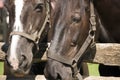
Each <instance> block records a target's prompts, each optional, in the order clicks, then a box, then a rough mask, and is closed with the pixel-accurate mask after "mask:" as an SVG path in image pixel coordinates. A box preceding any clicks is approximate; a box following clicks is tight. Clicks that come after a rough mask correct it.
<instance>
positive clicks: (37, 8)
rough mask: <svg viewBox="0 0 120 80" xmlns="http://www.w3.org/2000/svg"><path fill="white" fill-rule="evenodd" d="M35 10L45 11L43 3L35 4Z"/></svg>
mask: <svg viewBox="0 0 120 80" xmlns="http://www.w3.org/2000/svg"><path fill="white" fill-rule="evenodd" d="M35 11H36V12H42V11H43V4H37V5H36V6H35Z"/></svg>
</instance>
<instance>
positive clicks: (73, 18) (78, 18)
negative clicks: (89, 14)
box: [72, 13, 81, 23]
mask: <svg viewBox="0 0 120 80" xmlns="http://www.w3.org/2000/svg"><path fill="white" fill-rule="evenodd" d="M72 21H73V22H76V23H78V22H80V21H81V16H80V15H79V14H78V13H75V14H74V15H73V16H72Z"/></svg>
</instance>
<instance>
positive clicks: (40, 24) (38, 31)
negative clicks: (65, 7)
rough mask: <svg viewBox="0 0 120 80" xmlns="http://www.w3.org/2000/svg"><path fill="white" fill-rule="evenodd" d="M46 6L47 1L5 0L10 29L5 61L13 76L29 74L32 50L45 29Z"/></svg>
mask: <svg viewBox="0 0 120 80" xmlns="http://www.w3.org/2000/svg"><path fill="white" fill-rule="evenodd" d="M47 4H48V3H47V0H6V4H5V5H6V7H7V9H8V12H9V17H10V18H9V19H10V20H9V21H10V24H9V27H10V28H11V33H10V45H9V48H8V51H7V56H6V59H7V62H8V64H9V66H10V70H11V72H12V73H13V74H15V75H25V74H28V73H29V70H30V68H31V64H32V59H33V53H34V51H33V48H34V49H35V47H36V44H38V43H39V41H41V39H42V38H41V36H42V34H43V32H44V31H45V28H46V26H45V24H46V23H47V20H48V9H47V7H48V5H47ZM44 21H45V22H44ZM36 50H37V48H36Z"/></svg>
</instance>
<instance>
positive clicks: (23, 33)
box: [10, 31, 36, 42]
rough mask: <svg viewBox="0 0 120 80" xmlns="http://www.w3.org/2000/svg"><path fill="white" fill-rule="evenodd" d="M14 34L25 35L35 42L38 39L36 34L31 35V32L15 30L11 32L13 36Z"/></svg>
mask: <svg viewBox="0 0 120 80" xmlns="http://www.w3.org/2000/svg"><path fill="white" fill-rule="evenodd" d="M12 35H20V36H22V37H25V38H27V39H29V40H32V41H33V42H35V41H36V36H35V35H30V34H27V33H25V32H19V31H13V32H11V33H10V36H12Z"/></svg>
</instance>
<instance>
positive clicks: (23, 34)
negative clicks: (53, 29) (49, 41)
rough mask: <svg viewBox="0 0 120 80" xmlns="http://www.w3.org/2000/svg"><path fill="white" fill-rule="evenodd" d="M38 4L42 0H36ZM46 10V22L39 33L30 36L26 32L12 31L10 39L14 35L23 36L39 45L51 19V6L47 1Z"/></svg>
mask: <svg viewBox="0 0 120 80" xmlns="http://www.w3.org/2000/svg"><path fill="white" fill-rule="evenodd" d="M36 2H37V4H40V3H41V2H40V0H36ZM45 4H46V8H47V11H46V17H45V21H44V23H43V25H42V27H41V29H40V31H39V32H38V33H35V34H28V33H25V32H19V31H12V32H11V33H10V37H11V36H12V35H19V36H22V37H25V38H27V39H29V40H31V41H33V42H34V43H35V44H38V42H39V39H40V38H41V35H42V32H43V31H44V29H45V26H46V24H47V23H49V17H50V8H49V7H50V5H49V0H47V1H46V3H45Z"/></svg>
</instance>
